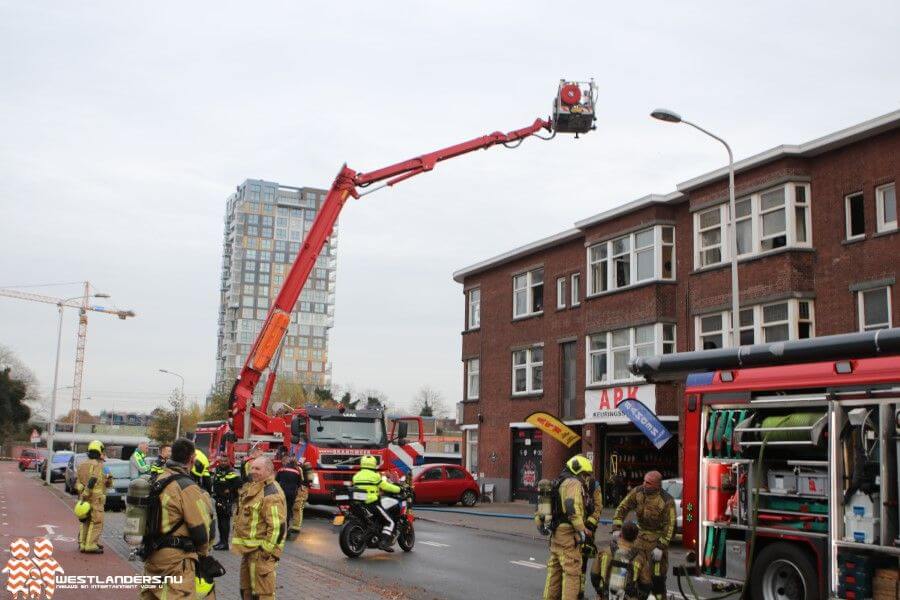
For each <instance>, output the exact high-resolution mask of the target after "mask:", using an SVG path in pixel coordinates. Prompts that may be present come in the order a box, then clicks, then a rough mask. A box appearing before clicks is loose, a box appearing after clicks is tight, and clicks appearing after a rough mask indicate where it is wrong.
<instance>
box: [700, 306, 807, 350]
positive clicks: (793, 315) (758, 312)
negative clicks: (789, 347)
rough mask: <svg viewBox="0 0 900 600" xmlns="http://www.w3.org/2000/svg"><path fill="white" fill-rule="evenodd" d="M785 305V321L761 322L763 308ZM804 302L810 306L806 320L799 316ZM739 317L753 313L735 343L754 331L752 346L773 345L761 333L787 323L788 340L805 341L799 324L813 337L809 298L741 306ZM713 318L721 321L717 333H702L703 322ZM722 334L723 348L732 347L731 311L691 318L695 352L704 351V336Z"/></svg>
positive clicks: (742, 326) (741, 327) (741, 328)
mask: <svg viewBox="0 0 900 600" xmlns="http://www.w3.org/2000/svg"><path fill="white" fill-rule="evenodd" d="M785 303H787V305H788V316H787V320H782V321H772V322H769V323H763V314H764V313H763V311H764V309H765V307H771V306H775V305H777V304H785ZM801 303H807V304H808V305H809V317H808V318H801V316H800V304H801ZM740 311H741V313H742V314H746V312H747V311H752V312H751V314H752V316H753V322H752V324H750V325H743V324H741V325H740V331H739V332H738V340H740V334H741V333H743V332H745V331H748V330H751V331H753V343H754V344H764V343H772V342H766V341H765V338H764V337H763V334H764V333H765V331H764V328H765V327H766V326H768V327H775V326H778V325H780V324H784V323H787V325H788V340H789V341H794V340H800V339H806V338H802V337H800V325H801V323H808V324H809V337H810V338H814V337H816V308H815V301H814V299H812V298H786V299H784V300H776V301H774V302H765V303H761V304H753V305H750V306H742V307H741V308H740ZM714 315H719V316H720V318H721V319H722V329H721V330H720V331H717V332H712V331H710V332H707V333H703V331H702V320H703V319H704V318H706V317H711V316H714ZM719 333H721V335H722V348H734V347H735V346H734V341H733V340H734V338H733V336H732V322H731V311H730V310H724V311H719V312H709V313H703V314H700V315H695V316H694V350H698V351H700V350H704V348H703V344H702V342H703V337H704V336H709V335H717V334H719ZM741 345H744V346H745V345H749V344H741ZM717 349H718V348H710V350H717Z"/></svg>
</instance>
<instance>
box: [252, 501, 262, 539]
mask: <svg viewBox="0 0 900 600" xmlns="http://www.w3.org/2000/svg"><path fill="white" fill-rule="evenodd" d="M260 504H261V503H260V502H257V503H256V504H254V505H253V516H252V517H250V539H256V529H257V527H258V526H259V505H260Z"/></svg>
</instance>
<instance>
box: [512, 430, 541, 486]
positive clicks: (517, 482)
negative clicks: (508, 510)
mask: <svg viewBox="0 0 900 600" xmlns="http://www.w3.org/2000/svg"><path fill="white" fill-rule="evenodd" d="M510 431H511V432H512V478H511V484H512V490H511V493H512V499H513V500H528V501H532V502H533V501H536V498H537V483H538V481H540V479H541V478H542V477H543V475H542V470H543V455H544V453H543V432H542V431H541V430H540V429H534V428H530V429H526V428H512V429H510Z"/></svg>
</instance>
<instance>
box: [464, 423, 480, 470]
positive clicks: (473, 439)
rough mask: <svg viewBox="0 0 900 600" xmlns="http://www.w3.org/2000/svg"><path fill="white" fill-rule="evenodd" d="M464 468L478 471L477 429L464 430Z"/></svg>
mask: <svg viewBox="0 0 900 600" xmlns="http://www.w3.org/2000/svg"><path fill="white" fill-rule="evenodd" d="M466 470H467V471H469V473H472V474H476V473H478V430H477V429H467V430H466Z"/></svg>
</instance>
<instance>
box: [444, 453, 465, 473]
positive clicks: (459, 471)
mask: <svg viewBox="0 0 900 600" xmlns="http://www.w3.org/2000/svg"><path fill="white" fill-rule="evenodd" d="M445 450H446V448H445ZM465 478H466V474H465V473H463V472H462V470H461V469H454V468H453V467H447V479H465Z"/></svg>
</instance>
